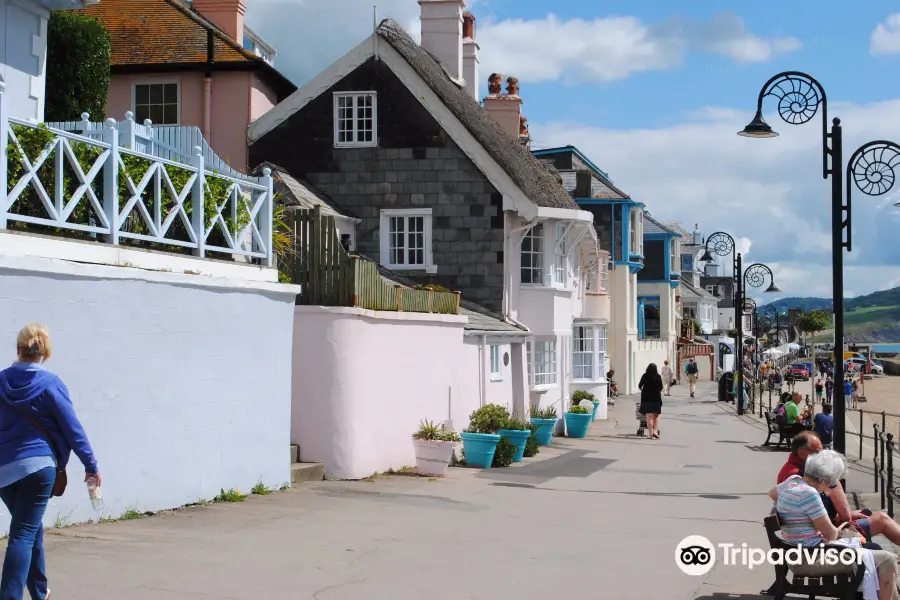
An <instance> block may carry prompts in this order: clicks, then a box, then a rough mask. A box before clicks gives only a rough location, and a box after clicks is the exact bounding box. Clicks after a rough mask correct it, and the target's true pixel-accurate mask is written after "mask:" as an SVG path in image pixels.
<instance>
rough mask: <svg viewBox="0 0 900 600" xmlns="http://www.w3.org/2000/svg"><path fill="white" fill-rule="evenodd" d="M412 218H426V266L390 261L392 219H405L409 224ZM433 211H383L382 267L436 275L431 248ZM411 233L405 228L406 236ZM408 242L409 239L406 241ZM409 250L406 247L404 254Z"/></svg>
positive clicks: (413, 209)
mask: <svg viewBox="0 0 900 600" xmlns="http://www.w3.org/2000/svg"><path fill="white" fill-rule="evenodd" d="M410 217H424V219H423V223H424V225H423V229H424V231H423V234H424V235H423V240H424V244H425V248H424V259H425V263H424V264H421V265H420V264H415V265H409V264H394V263H392V262H391V261H390V257H391V219H392V218H404V219H406V222H407V223H408V222H409V221H408V219H409V218H410ZM431 220H432V219H431V209H430V208H396V209H393V208H392V209H382V210H381V225H380V227H379V241H380V246H381V252H380V257H379V258H380V263H381V265H382V266H384V267H386V268H388V269H391V270H393V271H425V272H426V273H436V272H437V266H436V265H435V264H434V255H433V252H432V247H431ZM408 232H409V228H408V227H404V235H406V234H407V233H408ZM406 241H407V242H408V239H407V240H406ZM408 250H409V247H408V246H404V252H407V251H408Z"/></svg>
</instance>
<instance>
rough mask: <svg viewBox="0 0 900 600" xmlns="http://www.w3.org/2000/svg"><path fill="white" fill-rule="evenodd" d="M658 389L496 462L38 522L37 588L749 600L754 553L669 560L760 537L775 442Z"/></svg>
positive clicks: (100, 592)
mask: <svg viewBox="0 0 900 600" xmlns="http://www.w3.org/2000/svg"><path fill="white" fill-rule="evenodd" d="M686 388H687V386H683V385H679V386H676V387H675V388H673V394H674V395H673V397H671V398H665V399H664V400H665V401H666V402H665V403H664V406H663V415H662V418H661V421H660V428H661V433H662V439H661V440H650V439H647V438H646V437H644V438H639V437H637V436H636V435H635V434H636V430H637V422H636V421H635V420H634V400H633V399H627V398H620V399H619V402H618V403H617V405H616V406H615V407H610V409H611V410H610V419H609V420H608V421H604V422H595V423H594V424H593V425H592V428H591V431H590V433H589V436H588V438H586V439H583V440H576V439H568V438H554V441H553V445H552V446H550V447H544V448H542V449H541V452H540V454H539V455H538V456H537V457H535V458H532V459H526V460H525V461H524V462H522V463H518V464H516V465H515V466H513V467H510V468H507V469H490V470H484V471H482V470H478V469H471V468H452V469H451V470H450V473H449V474H448V476H447V477H445V478H442V479H434V478H418V477H414V476H404V475H393V476H379V477H374V478H372V479H371V480H367V481H359V482H339V481H324V482H319V483H310V484H304V485H303V486H302V487H299V488H295V489H292V490H288V491H284V492H277V493H274V494H271V495H269V496H255V497H250V498H248V499H247V501H246V502H243V503H234V504H217V505H211V506H202V507H194V508H188V509H182V510H178V511H173V512H169V513H162V514H158V515H155V516H151V517H147V518H144V519H140V520H132V521H119V522H113V523H102V524H98V525H86V526H76V527H69V528H65V529H59V530H54V531H51V532H47V535H46V537H45V546H46V548H47V565H48V572H49V576H50V587H51V589H52V590H53V597H54V598H56V599H58V600H62V599H63V598H87V597H90V598H92V600H112V599H117V600H118V599H123V598H127V599H128V600H146V599H171V600H188V599H197V600H200V599H205V600H210V599H222V600H225V599H228V600H250V599H253V600H257V599H261V598H267V599H275V600H280V599H285V600H288V599H290V600H306V599H311V600H363V599H365V600H382V599H384V600H398V599H406V598H409V599H414V598H428V599H429V600H463V599H470V600H476V599H477V600H487V599H492V600H493V599H498V598H515V599H516V600H546V599H547V598H553V597H560V598H568V597H571V598H576V597H587V598H610V599H617V600H630V599H638V598H640V599H642V600H643V599H647V598H660V599H665V600H711V599H714V598H722V599H725V598H731V599H735V600H753V599H758V598H763V597H762V596H757V593H758V591H759V590H760V589H762V588H766V587H768V586H769V585H770V584H771V583H772V580H773V570H772V568H771V567H768V566H764V567H757V568H756V569H753V570H749V569H747V568H745V567H737V566H730V565H724V564H722V563H721V560H720V561H718V562H717V563H716V565H715V566H714V567H713V568H712V570H711V571H709V573H707V574H705V575H703V576H689V575H686V574H684V573H682V572H681V571H680V570H679V569H678V568H677V567H676V563H675V554H676V547H677V545H678V543H679V542H680V541H681V540H682V539H683V538H685V537H686V536H688V535H702V536H705V537H706V538H708V539H709V540H711V541H712V542H713V543H714V544H718V543H726V542H730V543H734V544H736V545H738V546H740V544H741V543H747V544H748V546H750V547H760V548H767V547H768V546H767V543H766V537H765V530H764V529H763V526H762V518H763V517H764V516H766V515H767V514H768V513H769V510H770V508H771V501H770V500H769V499H768V498H767V496H766V492H767V491H768V490H769V489H770V488H771V487H772V485H774V481H775V476H776V473H777V471H778V469H779V468H780V466H781V464H782V463H783V462H784V460H785V459H786V456H787V454H786V452H776V451H770V450H766V449H763V448H760V444H761V443H762V442H763V440H764V439H765V432H764V426H762V428H761V426H760V425H759V423H758V422H756V423H754V422H752V421H750V420H749V419H747V418H746V417H737V416H736V415H735V414H734V413H733V411H730V410H729V409H728V408H727V407H726V406H725V403H719V402H716V401H715V395H714V394H715V386H714V385H713V384H700V385H699V386H698V394H697V398H696V399H690V398H687V397H686V396H687V389H686Z"/></svg>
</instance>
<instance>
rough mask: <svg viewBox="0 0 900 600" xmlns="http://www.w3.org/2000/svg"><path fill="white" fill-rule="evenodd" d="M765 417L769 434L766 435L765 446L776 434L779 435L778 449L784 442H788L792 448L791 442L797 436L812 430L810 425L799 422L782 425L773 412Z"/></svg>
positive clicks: (767, 413)
mask: <svg viewBox="0 0 900 600" xmlns="http://www.w3.org/2000/svg"><path fill="white" fill-rule="evenodd" d="M765 415H766V428H767V429H768V432H767V433H768V434H767V435H766V441H765V442H763V446H768V445H769V440H770V439H771V438H772V436H773V435H774V434H776V433H777V434H778V443H777V444H776V445H775V447H776V448H780V447H781V443H782V442H787V444H788V445H789V446H790V443H791V440H792V439H793V438H794V436H795V435H797V434H798V433H800V432H801V431H808V430H809V429H810V426H809V425H808V424H804V423H800V422H799V421H798V422H796V423H793V424H791V425H781V424H779V423H778V421H776V420H775V413H774V412H772V411H770V412H766V413H765Z"/></svg>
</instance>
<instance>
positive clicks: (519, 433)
mask: <svg viewBox="0 0 900 600" xmlns="http://www.w3.org/2000/svg"><path fill="white" fill-rule="evenodd" d="M497 433H499V434H500V437H503V438H506V439H507V440H509V441H510V443H512V445H513V446H515V447H516V453H515V454H514V455H513V462H520V461H521V460H522V456H523V455H524V454H525V444H526V443H527V442H528V438H529V437H530V436H531V428H530V427H529V426H528V423H523V422H522V421H517V420H515V419H510V421H509V423H508V424H507V425H506V428H504V429H501V430H500V431H498V432H497Z"/></svg>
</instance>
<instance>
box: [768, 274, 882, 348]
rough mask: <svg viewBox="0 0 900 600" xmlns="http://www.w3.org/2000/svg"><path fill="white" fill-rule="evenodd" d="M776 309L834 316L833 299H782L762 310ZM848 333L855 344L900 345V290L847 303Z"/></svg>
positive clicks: (854, 299) (852, 299)
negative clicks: (771, 307)
mask: <svg viewBox="0 0 900 600" xmlns="http://www.w3.org/2000/svg"><path fill="white" fill-rule="evenodd" d="M770 305H773V306H775V307H776V308H777V309H778V311H779V312H787V310H788V309H789V308H802V309H803V310H804V311H808V310H815V309H819V310H824V311H826V312H830V311H831V310H832V303H831V299H830V298H782V299H780V300H776V301H775V302H771V303H770V304H767V305H765V306H761V307H760V312H762V311H764V310H766V309H767V307H768V306H770ZM844 332H845V335H846V337H847V340H848V341H853V342H881V343H898V342H900V287H897V288H893V289H890V290H883V291H880V292H873V293H871V294H866V295H865V296H859V297H857V298H846V299H844Z"/></svg>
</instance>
